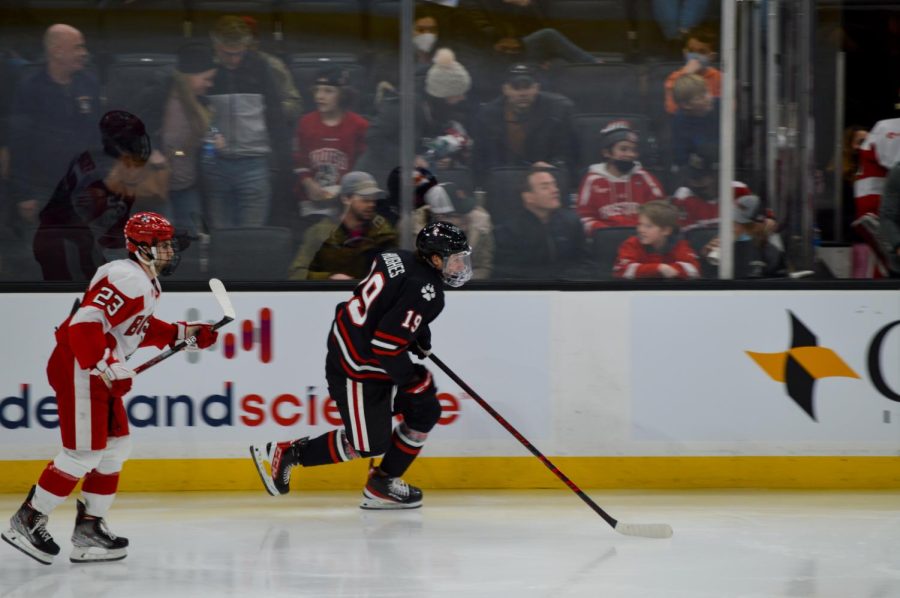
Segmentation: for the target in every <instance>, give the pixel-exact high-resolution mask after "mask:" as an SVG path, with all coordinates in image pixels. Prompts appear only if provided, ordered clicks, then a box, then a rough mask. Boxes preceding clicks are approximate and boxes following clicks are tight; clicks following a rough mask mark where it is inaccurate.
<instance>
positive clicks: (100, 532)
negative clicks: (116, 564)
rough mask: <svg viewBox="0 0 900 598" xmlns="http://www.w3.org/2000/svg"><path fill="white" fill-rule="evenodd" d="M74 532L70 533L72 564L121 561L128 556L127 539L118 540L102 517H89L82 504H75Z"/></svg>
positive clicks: (79, 502) (70, 558)
mask: <svg viewBox="0 0 900 598" xmlns="http://www.w3.org/2000/svg"><path fill="white" fill-rule="evenodd" d="M77 506H78V515H77V516H76V517H75V531H74V532H72V555H71V556H70V557H69V560H70V561H72V562H73V563H95V562H98V561H121V560H122V559H124V558H125V557H126V556H128V553H127V550H126V549H127V548H128V538H119V537H118V536H116V535H114V534H113V533H112V532H110V531H109V528H107V527H106V521H104V520H103V517H91V516H90V515H88V514H87V513H85V508H84V503H83V502H81V501H80V500H79V501H78V503H77Z"/></svg>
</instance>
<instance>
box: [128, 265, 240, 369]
mask: <svg viewBox="0 0 900 598" xmlns="http://www.w3.org/2000/svg"><path fill="white" fill-rule="evenodd" d="M209 290H211V291H212V293H213V296H214V297H215V298H216V301H218V302H219V307H221V308H222V313H223V314H224V315H223V316H222V319H221V320H219V321H218V322H216V323H215V324H213V327H212V329H213V330H218V329H219V328H221V327H222V326H224V325H225V324H227V323H228V322H231V321H232V320H234V318H235V317H236V316H235V313H234V307H232V305H231V299H229V298H228V293H227V292H226V291H225V285H224V284H222V281H221V280H219V279H218V278H210V279H209ZM196 341H197V339H196V338H194V337H193V336H191V337H189V338H186V339H184V340H183V341H181V342H179V343H178V344H176V345H175V346H174V347H172V348H171V349H168V350H167V351H163V352H162V353H160V354H159V355H157V356H156V357H154V358H153V359H150V360H148V361H145V362H144V363H142V364H141V365H139V366H137V367H136V368H134V373H135V374H140V373H141V372H143V371H144V370H147V369H149V368H151V367H153V366H155V365H156V364H157V363H159V362H160V361H164V360H166V359H168V358H169V357H172V356H173V355H175V354H176V353H178V352H180V351H182V350H183V349H184V348H185V347H187V346H188V345H189V344H193V343H195V342H196Z"/></svg>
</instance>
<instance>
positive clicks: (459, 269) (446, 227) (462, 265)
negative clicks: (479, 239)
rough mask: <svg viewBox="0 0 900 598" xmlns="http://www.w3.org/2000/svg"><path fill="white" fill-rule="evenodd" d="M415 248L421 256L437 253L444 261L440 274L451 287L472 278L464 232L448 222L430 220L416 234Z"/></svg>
mask: <svg viewBox="0 0 900 598" xmlns="http://www.w3.org/2000/svg"><path fill="white" fill-rule="evenodd" d="M416 249H417V250H418V252H419V255H421V256H422V257H423V258H425V259H426V260H427V259H430V258H431V256H432V255H439V256H440V257H441V258H442V259H443V261H444V267H443V269H442V272H441V274H442V275H443V278H444V282H445V283H446V284H448V285H450V286H451V287H461V286H462V285H464V284H465V283H466V282H468V280H469V279H470V278H472V260H471V258H470V255H471V254H472V248H471V247H469V241H468V239H467V238H466V233H464V232H463V231H462V229H461V228H459V227H458V226H456V225H454V224H450V223H449V222H432V223H431V224H429V225H427V226H425V228H423V229H422V230H420V231H419V234H418V235H417V236H416Z"/></svg>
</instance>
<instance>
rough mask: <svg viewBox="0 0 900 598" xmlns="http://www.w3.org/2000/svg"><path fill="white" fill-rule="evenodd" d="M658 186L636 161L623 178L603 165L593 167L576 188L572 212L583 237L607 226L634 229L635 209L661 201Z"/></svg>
mask: <svg viewBox="0 0 900 598" xmlns="http://www.w3.org/2000/svg"><path fill="white" fill-rule="evenodd" d="M664 197H665V194H664V193H663V189H662V185H660V184H659V181H658V180H657V179H656V177H655V176H653V175H652V174H650V173H649V172H647V171H646V170H644V169H643V167H641V165H640V163H638V162H636V163H635V165H634V168H632V169H631V170H630V171H629V172H628V174H626V175H625V176H621V177H617V176H613V175H612V174H610V173H609V171H608V170H607V168H606V163H605V162H604V163H602V164H594V165H592V166H591V167H590V168H589V169H588V173H587V175H585V177H584V180H582V181H581V186H580V187H579V188H578V203H577V205H576V209H577V210H578V215H579V216H580V217H581V222H582V224H584V230H585V233H586V234H587V235H590V234H591V232H592V231H594V230H595V229H598V228H606V227H609V226H637V221H638V206H640V205H641V204H645V203H647V202H648V201H652V200H654V199H663V198H664Z"/></svg>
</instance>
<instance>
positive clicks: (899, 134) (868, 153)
mask: <svg viewBox="0 0 900 598" xmlns="http://www.w3.org/2000/svg"><path fill="white" fill-rule="evenodd" d="M897 162H900V118H889V119H887V120H880V121H878V122H877V123H875V126H874V127H872V130H871V131H869V134H868V135H867V136H866V139H865V140H864V141H863V143H862V146H860V148H859V170H858V171H857V173H856V181H855V182H854V183H853V195H854V196H855V198H856V217H857V218H859V217H860V216H862V215H863V214H866V213H873V214H878V210H879V207H880V205H881V193H882V190H883V189H884V180H885V178H886V177H887V172H888V170H890V168H891V167H892V166H893V165H894V164H896V163H897Z"/></svg>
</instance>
